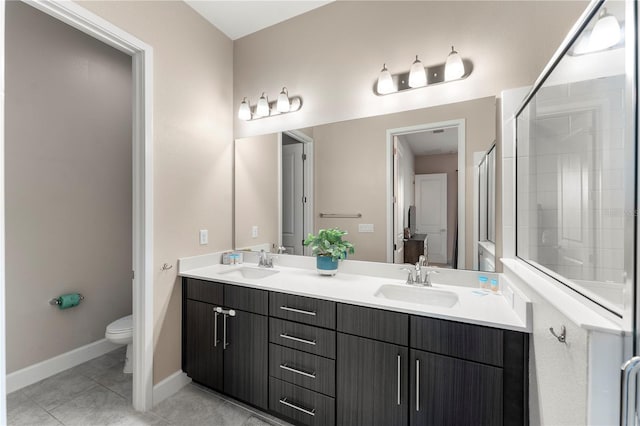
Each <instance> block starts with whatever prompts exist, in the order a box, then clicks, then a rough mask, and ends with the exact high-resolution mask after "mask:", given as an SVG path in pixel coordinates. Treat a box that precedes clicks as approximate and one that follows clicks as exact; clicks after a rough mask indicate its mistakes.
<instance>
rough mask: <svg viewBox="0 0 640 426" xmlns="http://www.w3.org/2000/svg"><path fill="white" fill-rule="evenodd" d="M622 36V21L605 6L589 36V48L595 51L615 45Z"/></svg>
mask: <svg viewBox="0 0 640 426" xmlns="http://www.w3.org/2000/svg"><path fill="white" fill-rule="evenodd" d="M620 37H621V32H620V23H619V22H618V20H617V19H616V17H615V16H613V15H610V14H608V13H607V8H606V7H603V8H602V11H601V12H600V15H599V16H598V21H597V22H596V24H595V26H594V27H593V30H592V31H591V36H590V37H589V50H590V51H592V52H595V51H598V50H604V49H607V48H609V47H611V46H615V45H616V44H618V42H619V41H620Z"/></svg>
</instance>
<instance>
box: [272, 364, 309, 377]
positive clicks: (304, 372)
mask: <svg viewBox="0 0 640 426" xmlns="http://www.w3.org/2000/svg"><path fill="white" fill-rule="evenodd" d="M280 368H282V369H283V370H287V371H291V372H292V373H296V374H300V375H301V376H305V377H311V378H312V379H315V378H316V372H315V371H314V372H313V373H307V372H306V371H302V370H298V369H297V368H293V367H289V366H288V365H287V364H286V363H284V364H280Z"/></svg>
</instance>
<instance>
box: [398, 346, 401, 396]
mask: <svg viewBox="0 0 640 426" xmlns="http://www.w3.org/2000/svg"><path fill="white" fill-rule="evenodd" d="M400 404H401V402H400V355H398V405H400Z"/></svg>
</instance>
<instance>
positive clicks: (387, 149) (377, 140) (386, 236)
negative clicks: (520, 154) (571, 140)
mask: <svg viewBox="0 0 640 426" xmlns="http://www.w3.org/2000/svg"><path fill="white" fill-rule="evenodd" d="M495 114H496V99H495V97H486V98H480V99H475V100H471V101H466V102H459V103H454V104H448V105H442V106H437V107H431V108H423V109H418V110H413V111H405V112H401V113H394V114H388V115H381V116H374V117H367V118H362V119H356V120H348V121H342V122H337V123H329V124H323V125H318V126H314V127H310V128H305V129H296V130H291V131H287V132H283V133H277V134H270V135H262V136H256V137H249V138H244V139H238V140H236V143H235V230H234V231H235V232H234V234H235V248H236V249H250V250H260V249H265V250H276V249H277V248H279V247H282V248H283V249H286V252H287V253H292V254H304V255H309V254H310V253H308V252H306V249H305V248H304V247H303V245H302V240H303V239H304V237H305V236H306V235H307V234H308V233H309V232H314V233H315V232H317V231H318V230H319V229H323V228H332V227H339V228H341V229H344V230H346V231H347V232H348V240H349V241H351V242H352V243H353V244H354V246H355V249H356V251H355V254H354V255H350V256H349V258H350V259H355V260H367V261H376V262H394V263H415V262H416V261H417V258H418V257H419V256H420V254H427V259H428V261H429V263H430V264H431V265H433V266H440V267H450V268H463V269H473V268H475V269H477V267H478V264H479V261H478V259H479V258H478V254H477V250H478V242H479V241H480V233H479V224H480V221H481V219H480V216H479V211H478V209H477V208H475V207H474V206H476V205H477V202H476V200H478V197H479V195H478V194H477V192H478V183H477V181H478V172H477V164H476V163H475V162H474V159H475V158H477V157H478V156H479V155H480V156H482V155H486V154H487V152H488V151H489V149H490V148H491V146H492V145H493V143H494V141H495V139H496V131H495V123H496V115H495ZM493 152H495V149H494V150H493ZM494 158H495V157H494ZM493 161H494V163H492V164H495V160H493ZM485 169H486V171H485V174H484V175H483V176H484V177H483V179H485V187H488V186H491V190H490V191H489V192H490V193H491V194H492V195H491V198H490V201H487V202H488V203H490V204H492V208H491V209H487V212H490V213H488V214H485V216H484V217H483V219H482V221H483V223H484V224H485V225H486V231H485V234H483V235H484V237H483V238H485V239H486V238H487V233H488V232H492V233H493V234H492V235H495V229H496V226H500V225H499V224H496V218H495V193H496V191H497V189H496V184H497V182H496V179H495V166H492V167H491V168H489V167H485ZM489 174H490V175H491V176H489ZM476 207H477V206H476ZM489 222H491V223H489ZM493 240H495V238H493Z"/></svg>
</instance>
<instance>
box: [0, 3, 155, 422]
mask: <svg viewBox="0 0 640 426" xmlns="http://www.w3.org/2000/svg"><path fill="white" fill-rule="evenodd" d="M28 5H29V6H31V7H34V8H36V9H38V10H40V11H42V12H44V13H46V14H48V15H50V16H52V17H53V18H55V19H57V20H59V21H62V22H64V23H66V24H68V25H70V26H72V27H74V28H76V29H79V30H80V31H82V32H84V33H86V34H88V35H90V36H91V37H93V38H95V39H97V40H99V41H101V42H103V43H105V44H107V45H108V46H111V47H113V48H115V49H117V50H119V51H121V52H123V53H126V54H127V55H129V56H131V58H132V92H133V97H132V112H133V113H132V128H133V132H132V140H133V150H132V176H133V188H132V190H133V194H132V205H133V214H132V231H133V259H132V260H133V262H132V264H133V271H132V284H133V294H132V296H133V297H132V299H133V329H134V336H133V339H134V342H133V344H134V347H135V350H134V356H133V358H134V359H133V364H134V374H133V406H134V408H135V409H137V410H140V411H146V410H148V409H151V407H152V402H153V378H152V371H153V282H152V277H153V245H152V244H153V240H152V238H153V234H152V232H153V193H152V183H153V167H152V146H153V139H152V119H151V118H152V107H153V105H152V88H153V81H152V75H153V67H152V64H153V50H152V48H151V47H150V46H148V45H146V44H145V43H143V42H141V41H140V40H138V39H137V38H135V37H133V36H131V35H130V34H128V33H126V32H124V31H122V30H121V29H119V28H117V27H115V26H114V25H112V24H110V23H108V22H107V21H105V20H103V19H101V18H99V17H97V16H96V15H94V14H92V13H90V12H88V11H87V10H86V9H84V8H82V7H81V6H78V5H77V4H75V3H72V2H62V3H61V2H49V1H42V2H37V3H28ZM0 8H1V9H2V12H1V14H0V18H1V19H0V24H1V28H0V29H1V31H0V34H1V35H0V44H2V45H3V46H4V42H5V40H4V37H5V32H4V9H5V5H4V1H2V2H0ZM2 55H3V57H2V62H4V50H3V51H2ZM4 87H5V80H4V74H0V88H2V89H4ZM0 92H2V93H4V90H1V91H0ZM0 112H2V114H0V115H1V116H2V117H4V101H2V103H1V104H0ZM4 133H5V131H4V122H3V121H1V120H0V187H4V175H5V161H6V160H5V157H4V155H5V154H4V151H5V147H4ZM0 212H1V213H0V224H1V225H0V255H1V256H0V259H1V260H0V262H1V264H0V270H2V271H5V269H6V259H5V255H4V240H5V229H4V222H5V198H4V194H2V196H1V197H0ZM4 278H5V277H4V273H2V274H0V306H1V308H0V309H1V310H2V311H0V329H4V328H5V322H4V321H5V315H4V312H5V303H6V299H5V281H4ZM5 360H6V353H5V339H4V336H3V337H2V339H1V342H0V377H1V379H0V423H4V422H5V421H6V378H5V374H6V370H5ZM55 368H60V366H56V367H55ZM62 369H64V368H62Z"/></svg>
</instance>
